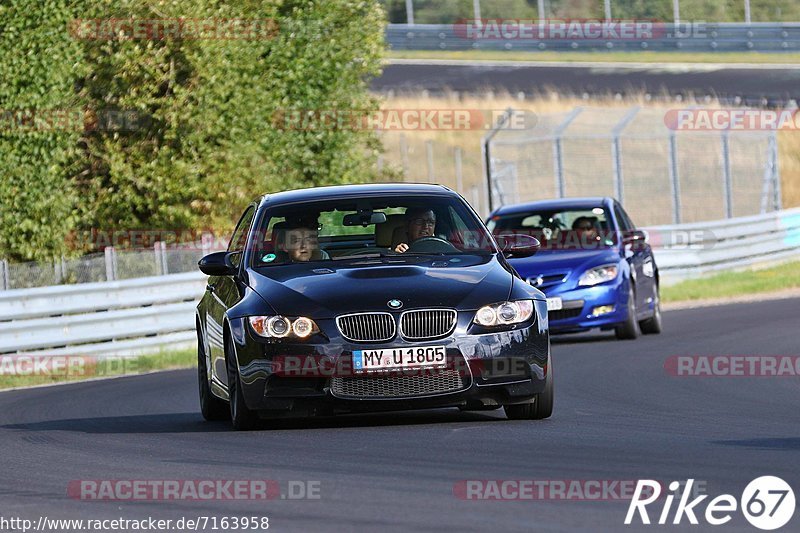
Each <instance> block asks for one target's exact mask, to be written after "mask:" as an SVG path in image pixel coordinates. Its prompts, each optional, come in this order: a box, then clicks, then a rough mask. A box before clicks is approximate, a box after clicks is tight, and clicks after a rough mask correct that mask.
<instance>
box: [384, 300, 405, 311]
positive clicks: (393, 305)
mask: <svg viewBox="0 0 800 533" xmlns="http://www.w3.org/2000/svg"><path fill="white" fill-rule="evenodd" d="M386 305H388V306H389V307H391V308H392V309H400V308H401V307H403V302H401V301H400V300H396V299H392V300H389V301H388V302H386Z"/></svg>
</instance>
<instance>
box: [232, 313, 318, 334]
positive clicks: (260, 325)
mask: <svg viewBox="0 0 800 533" xmlns="http://www.w3.org/2000/svg"><path fill="white" fill-rule="evenodd" d="M247 320H248V322H250V327H252V328H253V331H254V332H255V333H256V335H258V336H260V337H267V338H269V339H282V338H284V337H292V338H297V339H304V338H306V337H308V336H309V335H311V334H312V333H315V332H317V331H319V328H317V325H316V324H315V323H314V321H313V320H311V319H310V318H306V317H304V316H300V317H295V318H288V317H285V316H281V315H275V316H251V317H248V318H247Z"/></svg>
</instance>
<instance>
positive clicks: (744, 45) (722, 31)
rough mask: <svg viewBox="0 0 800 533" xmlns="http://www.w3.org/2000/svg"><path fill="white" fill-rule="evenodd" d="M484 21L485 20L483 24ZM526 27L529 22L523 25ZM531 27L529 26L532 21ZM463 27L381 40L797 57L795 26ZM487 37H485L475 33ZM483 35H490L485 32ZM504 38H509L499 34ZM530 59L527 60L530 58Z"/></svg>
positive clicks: (401, 44)
mask: <svg viewBox="0 0 800 533" xmlns="http://www.w3.org/2000/svg"><path fill="white" fill-rule="evenodd" d="M484 20H487V19H484ZM528 22H531V21H528ZM533 22H534V27H535V21H533ZM468 35H469V34H468V33H467V31H466V29H465V26H464V24H463V23H462V24H414V25H409V24H389V25H388V26H387V28H386V41H387V43H388V44H389V46H390V47H391V48H392V49H394V50H527V51H537V50H538V51H542V50H562V51H580V50H628V51H631V50H652V51H676V50H680V51H694V52H735V51H747V50H751V51H756V52H792V51H794V52H797V51H798V50H800V23H770V22H760V23H751V24H746V23H705V22H686V23H680V24H677V25H676V24H672V23H664V24H661V23H658V24H657V31H655V32H654V35H653V37H648V38H638V39H637V38H624V39H603V38H573V39H571V38H566V37H556V38H547V37H545V38H543V39H539V38H523V37H519V36H516V35H514V34H513V32H511V34H510V38H502V36H503V35H504V34H503V33H499V34H495V35H498V36H499V37H500V38H497V37H495V36H493V37H489V38H487V37H482V38H475V37H468ZM480 35H487V34H480ZM488 35H492V34H491V33H489V34H488ZM505 35H509V34H505ZM535 57H536V56H535V55H532V56H531V58H532V59H535Z"/></svg>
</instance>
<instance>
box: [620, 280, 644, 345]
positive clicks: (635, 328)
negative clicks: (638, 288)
mask: <svg viewBox="0 0 800 533" xmlns="http://www.w3.org/2000/svg"><path fill="white" fill-rule="evenodd" d="M614 332H615V333H616V334H617V338H618V339H620V340H632V339H635V338H637V337H638V336H639V333H640V331H639V322H637V320H636V295H635V294H634V292H633V285H631V287H630V289H628V318H627V319H626V320H625V322H623V323H622V324H620V325H619V326H617V327H616V328H614Z"/></svg>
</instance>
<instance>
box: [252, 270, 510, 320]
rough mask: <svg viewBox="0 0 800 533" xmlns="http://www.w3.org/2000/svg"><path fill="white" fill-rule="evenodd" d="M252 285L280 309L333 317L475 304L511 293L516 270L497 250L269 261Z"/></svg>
mask: <svg viewBox="0 0 800 533" xmlns="http://www.w3.org/2000/svg"><path fill="white" fill-rule="evenodd" d="M250 273H251V275H250V285H251V287H252V288H253V289H254V290H255V291H256V292H257V293H258V294H259V295H260V296H261V297H262V298H263V299H264V300H266V302H267V303H268V304H269V305H270V306H271V307H272V308H273V309H274V310H275V311H276V312H277V313H279V314H282V315H287V316H309V317H312V318H333V317H335V316H336V315H341V314H344V313H354V312H360V311H389V310H390V309H389V307H388V305H387V302H388V301H389V300H392V299H397V300H400V301H401V302H403V307H402V308H403V309H414V308H422V307H442V306H444V307H452V308H456V309H459V310H475V309H478V308H479V307H481V306H483V305H486V304H488V303H494V302H500V301H503V300H505V299H506V298H508V295H509V294H510V292H511V285H512V282H513V277H512V275H511V274H510V273H509V272H508V271H507V270H506V269H505V268H503V266H502V265H501V264H500V263H499V262H498V260H497V257H495V256H493V255H492V256H488V255H487V256H478V255H475V256H464V255H460V256H458V257H441V256H409V257H407V258H402V259H398V258H396V257H392V258H381V259H378V258H375V259H359V260H348V261H324V262H322V261H321V262H314V263H308V264H301V263H295V264H290V265H282V266H269V267H263V268H259V269H255V270H251V271H250Z"/></svg>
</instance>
